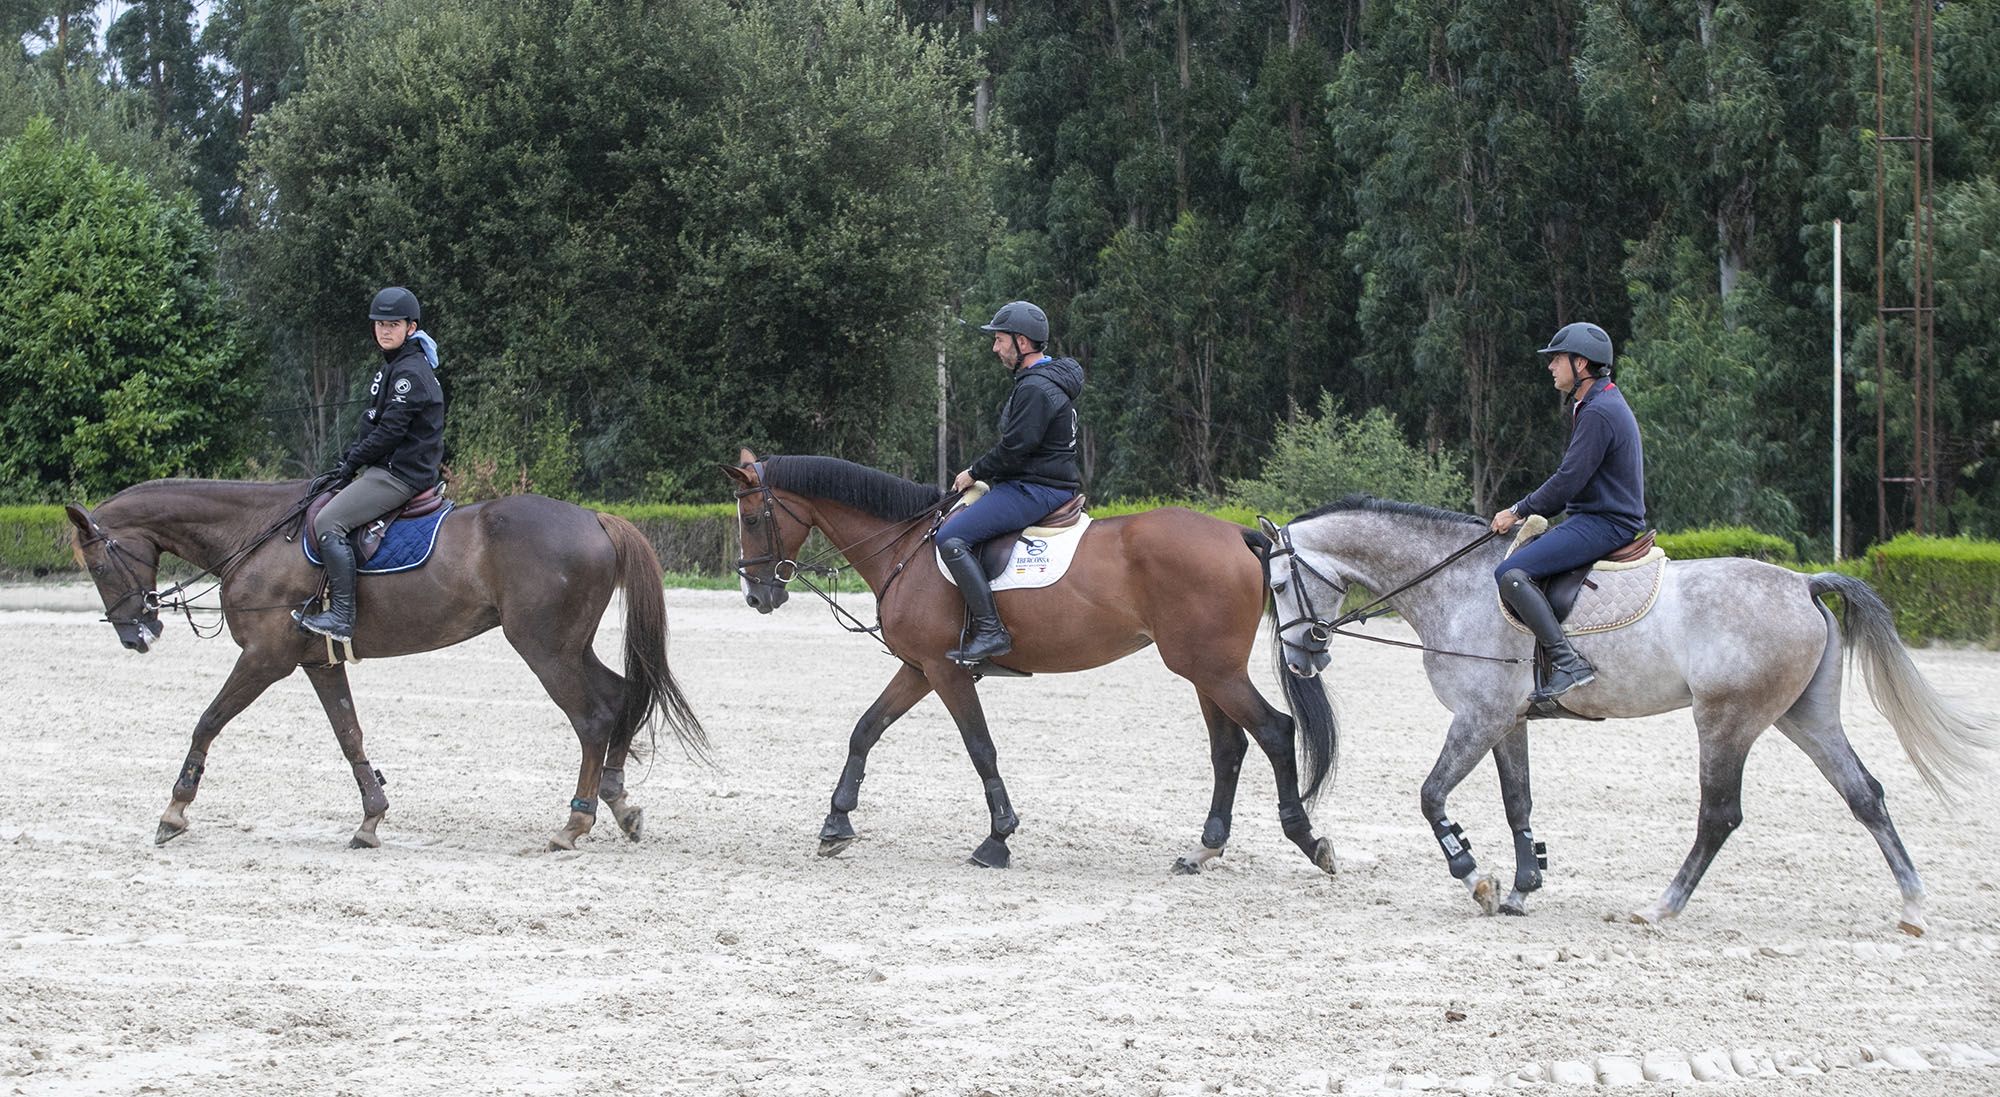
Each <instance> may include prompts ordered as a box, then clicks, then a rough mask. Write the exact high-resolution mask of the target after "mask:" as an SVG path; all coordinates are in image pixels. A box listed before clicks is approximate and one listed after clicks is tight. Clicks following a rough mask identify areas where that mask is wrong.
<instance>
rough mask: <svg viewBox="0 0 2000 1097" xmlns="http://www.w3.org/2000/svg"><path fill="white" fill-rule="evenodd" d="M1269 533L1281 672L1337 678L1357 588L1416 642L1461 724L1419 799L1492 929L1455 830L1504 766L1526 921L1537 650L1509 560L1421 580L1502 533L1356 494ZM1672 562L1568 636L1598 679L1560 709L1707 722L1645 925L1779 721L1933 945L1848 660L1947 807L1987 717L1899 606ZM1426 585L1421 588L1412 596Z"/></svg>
mask: <svg viewBox="0 0 2000 1097" xmlns="http://www.w3.org/2000/svg"><path fill="white" fill-rule="evenodd" d="M1266 525H1267V526H1268V528H1267V529H1266V530H1265V532H1266V533H1267V534H1268V535H1269V536H1271V537H1272V539H1273V540H1274V541H1275V542H1277V546H1278V547H1277V548H1275V549H1274V550H1273V551H1272V553H1271V563H1270V584H1271V588H1272V590H1273V593H1274V599H1275V602H1276V604H1277V607H1278V613H1279V615H1280V618H1281V624H1280V638H1281V642H1282V646H1283V649H1284V650H1283V655H1282V659H1283V661H1284V663H1285V666H1286V669H1287V670H1289V671H1290V672H1291V673H1292V674H1294V675H1300V676H1311V675H1315V674H1317V673H1318V672H1319V671H1320V670H1322V669H1324V668H1325V667H1326V666H1327V665H1328V662H1329V659H1330V656H1329V654H1328V651H1327V647H1328V645H1329V643H1330V642H1331V636H1332V634H1334V633H1335V632H1336V631H1337V630H1338V628H1339V626H1340V625H1341V624H1343V623H1345V621H1344V620H1343V619H1336V618H1330V617H1329V615H1328V614H1327V613H1324V612H1322V610H1326V609H1332V608H1337V607H1338V606H1339V605H1340V603H1341V600H1342V598H1343V596H1344V594H1345V592H1346V589H1347V587H1348V586H1349V585H1354V584H1358V585H1359V586H1361V587H1363V588H1366V589H1367V590H1370V591H1392V592H1394V593H1392V594H1391V595H1390V597H1388V599H1387V603H1388V605H1389V606H1390V607H1392V608H1393V609H1394V610H1395V611H1396V612H1397V613H1399V614H1401V615H1402V617H1403V619H1404V620H1405V621H1407V622H1408V623H1409V625H1410V627H1411V628H1413V629H1415V630H1416V633H1417V637H1418V640H1419V641H1420V643H1421V646H1422V647H1423V649H1424V657H1423V662H1424V673H1425V674H1426V676H1428V678H1429V679H1430V686H1431V691H1432V692H1433V693H1435V694H1436V695H1437V698H1438V700H1439V701H1441V702H1443V704H1444V706H1445V707H1446V708H1447V709H1449V710H1451V713H1452V721H1451V728H1450V730H1449V731H1448V732H1447V733H1446V735H1445V742H1444V747H1443V749H1442V750H1441V751H1440V752H1439V754H1438V759H1437V763H1436V765H1434V766H1433V767H1432V769H1431V772H1430V776H1429V777H1427V778H1426V779H1425V780H1424V783H1423V790H1422V794H1421V797H1420V801H1421V802H1420V807H1421V809H1422V811H1423V815H1424V821H1425V822H1426V823H1428V824H1429V825H1430V826H1431V828H1432V832H1433V833H1434V834H1435V835H1436V836H1437V838H1438V842H1439V845H1440V846H1441V847H1442V848H1443V850H1444V852H1445V855H1446V860H1447V863H1448V865H1449V866H1450V869H1451V873H1452V875H1453V876H1454V877H1457V878H1458V879H1459V880H1460V882H1462V883H1463V884H1465V885H1466V886H1467V887H1468V889H1469V890H1471V892H1472V895H1473V898H1474V900H1475V901H1477V902H1478V903H1479V905H1480V907H1481V908H1482V909H1483V910H1484V911H1485V912H1486V913H1488V914H1491V913H1493V911H1494V909H1495V899H1496V897H1497V893H1498V885H1497V884H1496V883H1495V882H1494V880H1493V878H1492V877H1491V876H1486V877H1483V878H1475V873H1476V871H1477V867H1476V863H1475V861H1474V860H1473V857H1472V853H1471V848H1470V843H1469V842H1466V841H1464V840H1463V837H1462V832H1461V831H1460V830H1459V828H1458V826H1457V824H1455V823H1452V822H1451V820H1450V819H1449V818H1448V817H1447V816H1446V814H1445V798H1446V797H1447V796H1448V795H1449V794H1450V793H1451V791H1452V789H1453V788H1455V787H1457V785H1458V783H1459V782H1460V781H1461V780H1463V779H1464V778H1465V776H1466V774H1468V773H1470V772H1471V770H1472V768H1473V767H1474V766H1475V765H1477V764H1478V762H1479V760H1480V758H1481V757H1483V756H1484V755H1485V754H1487V753H1488V752H1489V751H1490V752H1492V754H1493V760H1494V765H1495V768H1496V769H1498V771H1499V776H1500V785H1501V793H1502V797H1503V800H1504V802H1505V805H1506V813H1507V825H1508V827H1509V828H1510V829H1511V830H1513V832H1514V853H1515V864H1514V886H1513V889H1512V891H1511V892H1510V893H1509V894H1508V896H1507V898H1506V899H1505V900H1504V901H1502V902H1500V903H1499V904H1498V907H1499V910H1500V911H1501V912H1503V913H1507V914H1522V913H1525V901H1526V898H1525V897H1526V894H1527V893H1528V892H1530V891H1533V890H1535V889H1536V888H1539V887H1540V886H1541V872H1540V865H1539V863H1538V858H1537V850H1536V843H1535V841H1534V836H1533V831H1532V829H1531V828H1530V825H1529V809H1530V806H1531V804H1530V794H1529V785H1528V731H1527V724H1526V714H1527V708H1528V705H1527V700H1528V693H1529V690H1530V688H1531V687H1532V685H1533V681H1532V671H1531V664H1532V657H1533V653H1534V638H1533V637H1531V636H1528V635H1526V634H1524V633H1522V632H1520V631H1518V630H1516V629H1515V628H1514V627H1512V626H1511V625H1509V624H1508V623H1507V621H1506V620H1505V618H1503V617H1502V616H1501V613H1500V608H1499V603H1498V599H1497V594H1496V590H1495V587H1494V582H1493V569H1494V567H1495V566H1496V565H1497V564H1498V563H1499V562H1500V560H1501V558H1502V556H1503V555H1504V553H1505V551H1506V549H1505V546H1504V544H1503V543H1501V542H1498V541H1488V543H1484V544H1480V545H1478V546H1477V547H1476V548H1473V549H1472V550H1471V551H1469V552H1465V553H1464V555H1463V556H1461V557H1459V558H1457V559H1452V560H1451V562H1450V563H1449V564H1447V565H1446V566H1444V567H1442V568H1439V569H1438V570H1436V571H1435V573H1434V574H1430V575H1428V577H1424V576H1425V573H1426V571H1427V569H1430V568H1434V567H1436V566H1437V565H1438V564H1439V563H1440V562H1441V561H1445V560H1447V559H1451V557H1452V556H1453V555H1454V554H1455V553H1457V552H1459V550H1462V549H1466V548H1467V547H1468V546H1469V545H1471V544H1472V543H1473V542H1474V541H1475V540H1480V539H1483V538H1482V534H1484V532H1485V528H1484V527H1485V526H1486V520H1485V519H1482V518H1476V517H1474V516H1472V515H1469V514H1457V513H1453V512H1450V511H1444V510H1438V509H1435V508H1431V507H1426V506H1420V505H1416V504H1411V503H1397V502H1390V501H1386V500H1380V499H1373V498H1369V497H1366V496H1350V497H1348V498H1346V499H1343V500H1341V501H1339V502H1337V503H1333V504H1331V505H1329V506H1325V507H1321V508H1320V509H1318V510H1315V511H1313V512H1311V513H1309V514H1305V515H1302V516H1300V517H1298V518H1296V519H1294V520H1293V521H1292V522H1291V523H1290V524H1289V525H1287V526H1285V527H1283V528H1282V529H1280V528H1278V527H1276V526H1269V524H1268V523H1266ZM1664 566H1665V574H1664V576H1663V577H1662V580H1661V584H1660V589H1659V593H1658V596H1657V600H1656V601H1655V602H1654V604H1653V606H1652V608H1651V609H1650V610H1649V611H1648V612H1646V614H1645V615H1644V616H1643V617H1640V618H1639V619H1638V620H1637V621H1636V622H1634V623H1632V624H1629V625H1625V626H1624V627H1621V628H1617V629H1615V630H1613V631H1608V632H1600V633H1595V634H1592V635H1585V636H1575V637H1573V638H1572V642H1573V643H1575V645H1576V647H1577V649H1578V651H1580V652H1581V653H1582V654H1583V655H1584V657H1585V658H1587V659H1589V660H1590V662H1591V664H1592V665H1593V666H1594V667H1596V669H1597V679H1596V681H1594V682H1592V683H1591V684H1589V685H1585V686H1581V687H1578V688H1576V689H1574V690H1572V691H1570V692H1568V693H1565V694H1564V695H1563V698H1562V704H1563V706H1564V707H1566V708H1568V709H1569V710H1571V711H1572V712H1574V713H1575V714H1577V715H1579V716H1582V717H1585V718H1605V717H1636V716H1651V715H1654V714H1657V713H1662V712H1671V711H1673V710H1676V709H1680V708H1686V707H1688V706H1690V705H1692V706H1693V708H1694V724H1695V730H1696V732H1697V734H1698V735H1699V737H1700V746H1701V808H1700V812H1699V814H1698V815H1697V817H1696V825H1695V840H1694V847H1693V848H1692V849H1691V850H1690V851H1689V852H1688V855H1687V859H1686V861H1685V862H1684V863H1683V864H1682V865H1681V868H1680V871H1679V872H1678V873H1677V874H1675V876H1674V878H1673V880H1672V882H1670V883H1669V884H1668V885H1667V888H1666V891H1665V892H1664V893H1663V894H1661V896H1660V897H1659V899H1658V901H1656V902H1654V903H1653V904H1652V905H1651V906H1649V907H1646V908H1645V909H1643V910H1640V911H1637V912H1635V913H1633V914H1632V915H1631V918H1632V920H1633V921H1635V922H1643V923H1658V922H1660V921H1663V920H1665V919H1668V918H1672V917H1674V916H1676V915H1678V914H1679V913H1680V912H1681V910H1682V909H1683V908H1684V907H1685V906H1686V905H1687V902H1688V898H1689V896H1691V895H1692V894H1693V892H1694V888H1695V885H1696V884H1697V883H1698V882H1700V880H1701V877H1702V874H1703V873H1704V872H1706V871H1707V869H1708V866H1709V863H1710V862H1711V861H1713V860H1714V858H1715V855H1716V852H1717V851H1718V850H1720V849H1721V848H1722V843H1723V841H1724V840H1725V839H1727V838H1728V837H1729V834H1730V832H1731V831H1733V830H1735V829H1736V827H1737V826H1738V825H1740V824H1741V823H1742V821H1743V808H1742V795H1741V794H1742V787H1743V764H1744V759H1745V757H1746V756H1747V755H1748V754H1749V751H1750V745H1751V743H1753V742H1754V741H1755V740H1756V739H1757V737H1758V736H1759V735H1761V734H1762V733H1763V731H1764V729H1766V728H1768V727H1770V726H1772V725H1773V724H1774V723H1775V724H1776V725H1777V727H1778V730H1779V731H1782V732H1783V733H1784V734H1785V737H1786V738H1788V739H1790V740H1791V741H1792V742H1793V743H1795V744H1797V746H1798V747H1799V749H1800V750H1802V751H1804V752H1805V753H1806V756H1807V757H1808V758H1811V759H1812V761H1813V764H1814V765H1815V766H1817V767H1818V768H1819V771H1820V773H1821V774H1823V775H1824V776H1825V777H1826V779H1827V780H1828V781H1829V782H1831V783H1832V784H1833V787H1834V788H1835V789H1837V790H1838V791H1839V793H1840V795H1841V796H1842V798H1843V799H1845V801H1846V803H1847V806H1848V809H1849V810H1850V811H1852V812H1853V814H1854V817H1855V818H1856V819H1858V820H1859V821H1860V822H1861V824H1862V825H1863V826H1864V827H1866V828H1867V829H1868V832H1869V833H1870V834H1871V835H1873V836H1874V838H1875V842H1876V844H1877V845H1878V846H1880V847H1881V850H1882V855H1883V856H1884V857H1885V858H1886V859H1887V860H1888V863H1889V869H1890V871H1891V872H1892V873H1893V874H1894V875H1895V878H1896V884H1897V886H1898V887H1899V888H1900V889H1901V891H1902V897H1903V911H1902V919H1901V922H1900V928H1901V929H1902V930H1903V931H1904V932H1906V933H1909V934H1911V935H1919V936H1920V935H1922V933H1923V931H1924V914H1923V898H1924V889H1923V882H1922V881H1921V880H1920V879H1919V878H1918V877H1917V870H1916V868H1915V867H1914V866H1913V865H1912V864H1911V863H1910V856H1909V854H1908V853H1907V852H1905V851H1904V849H1903V842H1902V839H1901V838H1899V837H1898V836H1897V834H1896V828H1895V826H1894V824H1893V823H1891V822H1890V820H1889V811H1888V808H1887V807H1886V806H1885V804H1884V803H1883V794H1882V785H1881V783H1880V782H1878V781H1876V780H1875V778H1874V777H1873V776H1871V775H1870V774H1869V772H1868V770H1867V768H1866V767H1865V766H1863V765H1862V764H1861V759H1860V758H1858V757H1857V756H1856V755H1855V753H1854V748H1853V746H1852V745H1850V744H1849V742H1848V740H1847V733H1846V732H1845V731H1844V730H1843V729H1842V727H1841V721H1840V687H1841V655H1842V652H1843V650H1848V651H1851V652H1852V653H1853V654H1854V655H1857V656H1859V657H1860V660H1861V667H1862V672H1863V675H1864V677H1865V678H1866V680H1867V683H1868V689H1869V692H1870V694H1871V695H1872V696H1873V698H1874V701H1875V704H1876V707H1877V708H1879V709H1880V710H1881V711H1882V714H1883V715H1884V716H1886V717H1887V718H1888V720H1889V723H1890V725H1891V726H1893V727H1894V728H1895V729H1896V734H1897V737H1898V738H1899V739H1900V740H1901V742H1902V745H1903V750H1904V753H1905V754H1907V755H1908V756H1909V758H1910V761H1911V762H1912V763H1914V764H1915V766H1916V768H1917V772H1918V773H1919V774H1920V775H1922V777H1923V779H1924V780H1925V782H1926V783H1928V784H1929V785H1930V786H1931V788H1932V789H1933V790H1934V791H1936V792H1938V793H1939V794H1940V795H1945V796H1948V791H1947V787H1946V786H1947V782H1952V783H1957V784H1965V783H1967V782H1969V781H1971V780H1973V779H1976V777H1977V776H1978V775H1979V774H1980V773H1981V772H1982V770H1983V768H1984V765H1985V755H1984V752H1985V751H1986V750H1988V749H1990V748H1991V747H1992V745H1993V741H1992V736H1991V730H1992V723H1991V721H1990V720H1988V719H1983V718H1975V717H1973V716H1969V715H1967V714H1964V713H1962V712H1959V711H1957V710H1956V709H1955V708H1954V707H1953V706H1952V705H1951V704H1949V703H1947V702H1946V701H1945V699H1944V698H1942V697H1941V696H1939V695H1938V693H1937V692H1936V691H1935V690H1934V689H1933V688H1932V687H1931V686H1930V684H1929V683H1928V682H1926V681H1925V680H1924V678H1923V676H1922V675H1921V674H1919V673H1918V671H1917V669H1916V667H1915V665H1914V664H1912V663H1911V661H1910V657H1909V653H1908V652H1907V651H1906V650H1905V649H1904V647H1903V643H1902V640H1901V639H1900V638H1899V637H1898V636H1897V635H1896V628H1895V620H1894V618H1893V616H1892V615H1891V614H1890V612H1889V610H1888V608H1887V607H1886V606H1884V605H1883V603H1882V600H1881V598H1880V597H1879V596H1878V595H1877V594H1876V593H1875V591H1874V590H1873V589H1872V588H1871V587H1869V585H1868V584H1867V583H1865V582H1862V581H1861V580H1859V579H1854V578H1850V577H1848V576H1845V575H1839V574H1834V573H1831V572H1822V573H1820V574H1817V575H1803V574H1800V573H1798V572H1793V571H1788V570H1786V569H1784V568H1781V567H1778V566H1776V565H1774V564H1766V563H1761V562H1759V561H1755V560H1745V559H1739V558H1722V559H1705V560H1669V561H1667V562H1666V564H1665V565H1664ZM1420 577H1421V578H1420ZM1413 579H1417V580H1418V581H1417V582H1415V584H1414V585H1409V584H1410V583H1411V581H1412V580H1413ZM1399 584H1401V585H1399ZM1828 594H1833V595H1838V596H1839V598H1840V600H1841V602H1842V603H1843V605H1844V606H1845V615H1844V616H1845V621H1844V627H1843V622H1842V621H1841V620H1839V619H1837V618H1836V617H1835V616H1834V614H1833V613H1832V611H1830V610H1829V609H1828V608H1827V607H1826V606H1825V605H1824V604H1823V603H1822V602H1821V601H1820V599H1821V597H1822V596H1824V595H1828ZM1353 619H1355V615H1354V614H1348V615H1346V616H1345V620H1353ZM1843 634H1844V635H1845V645H1844V646H1843Z"/></svg>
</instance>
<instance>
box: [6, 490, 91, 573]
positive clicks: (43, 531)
mask: <svg viewBox="0 0 2000 1097" xmlns="http://www.w3.org/2000/svg"><path fill="white" fill-rule="evenodd" d="M69 529H70V526H69V519H68V518H65V517H63V509H62V508H61V507H58V506H29V507H0V575H4V576H10V577H17V578H18V577H27V576H40V575H48V574H51V573H54V572H65V571H74V570H76V559H75V558H74V557H73V556H71V555H70V537H69Z"/></svg>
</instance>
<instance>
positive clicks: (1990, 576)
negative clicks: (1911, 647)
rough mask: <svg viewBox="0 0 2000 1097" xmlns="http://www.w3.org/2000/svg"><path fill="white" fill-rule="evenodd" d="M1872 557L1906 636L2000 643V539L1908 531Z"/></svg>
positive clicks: (1876, 578)
mask: <svg viewBox="0 0 2000 1097" xmlns="http://www.w3.org/2000/svg"><path fill="white" fill-rule="evenodd" d="M1868 558H1869V560H1870V561H1871V562H1872V563H1873V564H1874V565H1875V573H1874V578H1873V579H1872V582H1873V583H1874V586H1875V589H1876V590H1877V591H1878V592H1880V593H1881V595H1882V600H1883V601H1885V602H1887V603H1889V606H1890V608H1892V609H1894V610H1895V611H1896V629H1897V631H1899V632H1901V633H1902V634H1903V635H1904V636H1909V637H1921V638H1924V639H1932V640H1964V641H1972V642H1975V643H1982V644H1988V645H1996V644H2000V543H1996V542H1993V541H1974V540H1971V539H1970V538H1965V537H1918V536H1916V535H1915V534H1910V533H1906V534H1903V535H1902V536H1900V537H1897V538H1896V539H1895V540H1892V541H1886V542H1883V543H1882V544H1879V545H1876V546H1875V547H1873V548H1871V549H1869V550H1868Z"/></svg>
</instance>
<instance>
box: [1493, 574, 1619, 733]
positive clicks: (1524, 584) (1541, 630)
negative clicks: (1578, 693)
mask: <svg viewBox="0 0 2000 1097" xmlns="http://www.w3.org/2000/svg"><path fill="white" fill-rule="evenodd" d="M1500 600H1501V601H1503V602H1505V603H1507V608H1508V609H1511V610H1513V611H1514V616H1516V617H1519V618H1520V619H1521V623H1522V624H1524V625H1526V626H1528V627H1529V628H1530V629H1533V630H1534V632H1535V639H1536V640H1539V641H1541V645H1542V647H1544V648H1546V649H1547V650H1548V653H1549V680H1548V681H1547V682H1546V683H1544V684H1543V685H1542V687H1541V688H1540V689H1538V690H1536V691H1535V692H1533V693H1531V694H1529V695H1528V700H1529V701H1530V702H1539V701H1550V700H1554V699H1555V698H1557V697H1560V696H1562V695H1563V694H1565V693H1568V692H1569V691H1570V690H1573V689H1575V688H1576V687H1578V686H1581V685H1587V684H1589V683H1590V682H1592V681H1594V680H1596V678H1597V672H1596V671H1595V670H1593V669H1591V666H1590V662H1589V661H1588V660H1586V659H1585V658H1584V657H1583V656H1581V655H1578V654H1577V652H1576V648H1575V647H1572V646H1571V645H1570V642H1569V637H1567V636H1565V635H1563V630H1562V623H1561V622H1559V621H1557V620H1556V612H1555V610H1552V609H1550V608H1549V599H1548V595H1546V594H1543V593H1542V588H1540V587H1538V586H1536V585H1535V581H1534V580H1533V579H1530V578H1528V573H1527V572H1525V571H1522V570H1520V569H1519V568H1510V569H1508V571H1507V572H1506V574H1504V575H1502V576H1500Z"/></svg>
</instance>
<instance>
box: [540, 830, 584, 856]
mask: <svg viewBox="0 0 2000 1097" xmlns="http://www.w3.org/2000/svg"><path fill="white" fill-rule="evenodd" d="M575 849H576V839H575V838H574V837H572V836H571V835H569V834H567V833H564V834H558V835H556V836H555V837H553V838H551V839H549V846H548V849H546V850H544V851H543V852H545V853H556V852H560V851H565V850H567V851H572V852H573V851H574V850H575Z"/></svg>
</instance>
